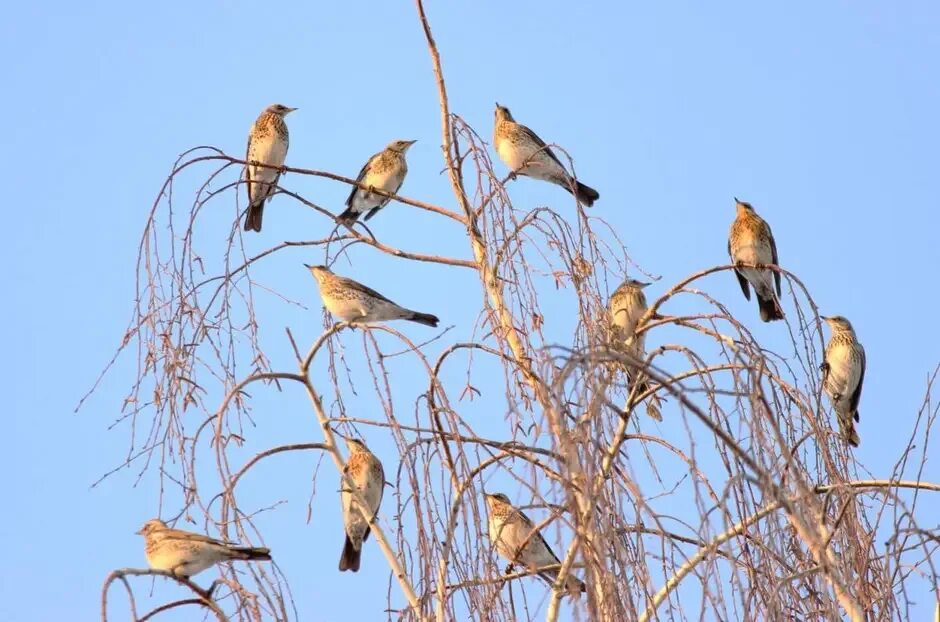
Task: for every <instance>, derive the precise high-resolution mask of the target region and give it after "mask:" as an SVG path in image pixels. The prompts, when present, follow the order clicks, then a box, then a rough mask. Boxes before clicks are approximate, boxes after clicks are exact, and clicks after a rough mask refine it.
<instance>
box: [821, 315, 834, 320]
mask: <svg viewBox="0 0 940 622" xmlns="http://www.w3.org/2000/svg"><path fill="white" fill-rule="evenodd" d="M819 319H820V320H822V321H823V322H828V321H829V320H831V319H832V317H831V316H828V315H820V316H819Z"/></svg>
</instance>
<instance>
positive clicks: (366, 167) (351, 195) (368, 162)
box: [346, 151, 382, 208]
mask: <svg viewBox="0 0 940 622" xmlns="http://www.w3.org/2000/svg"><path fill="white" fill-rule="evenodd" d="M380 155H382V152H381V151H380V152H378V153H376V154H373V155H372V157H370V158H369V159H368V160H366V163H365V164H363V165H362V170H360V171H359V175H358V176H357V177H356V181H360V182H361V181H362V180H363V179H365V178H366V173H367V172H368V171H369V167H370V166H372V161H373V160H375V159H376V158H377V157H379V156H380ZM359 189H360V188H359V186H353V187H352V190H350V191H349V198H348V199H346V207H350V208H351V207H352V202H353V199H354V198H355V196H356V191H357V190H359Z"/></svg>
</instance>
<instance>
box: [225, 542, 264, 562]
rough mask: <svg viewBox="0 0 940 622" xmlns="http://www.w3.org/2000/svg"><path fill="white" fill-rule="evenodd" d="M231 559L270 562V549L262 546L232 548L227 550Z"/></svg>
mask: <svg viewBox="0 0 940 622" xmlns="http://www.w3.org/2000/svg"><path fill="white" fill-rule="evenodd" d="M229 551H230V552H231V553H232V557H233V559H254V560H257V561H263V562H269V561H271V549H269V548H267V547H264V546H233V547H230V548H229Z"/></svg>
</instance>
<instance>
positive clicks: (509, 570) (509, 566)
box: [503, 564, 513, 574]
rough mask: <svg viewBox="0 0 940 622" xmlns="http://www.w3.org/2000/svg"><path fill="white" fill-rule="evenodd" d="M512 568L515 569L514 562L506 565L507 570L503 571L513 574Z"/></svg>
mask: <svg viewBox="0 0 940 622" xmlns="http://www.w3.org/2000/svg"><path fill="white" fill-rule="evenodd" d="M512 570H513V565H512V564H508V565H507V566H506V570H504V571H503V573H504V574H512Z"/></svg>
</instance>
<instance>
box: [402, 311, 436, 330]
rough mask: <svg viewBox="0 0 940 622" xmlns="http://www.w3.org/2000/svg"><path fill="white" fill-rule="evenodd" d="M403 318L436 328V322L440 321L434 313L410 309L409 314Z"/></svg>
mask: <svg viewBox="0 0 940 622" xmlns="http://www.w3.org/2000/svg"><path fill="white" fill-rule="evenodd" d="M405 319H406V320H411V321H412V322H417V323H418V324H424V325H426V326H430V327H431V328H437V323H438V322H439V321H440V320H438V319H437V316H436V315H431V314H430V313H418V312H417V311H412V312H411V315H410V316H408V317H406V318H405Z"/></svg>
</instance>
